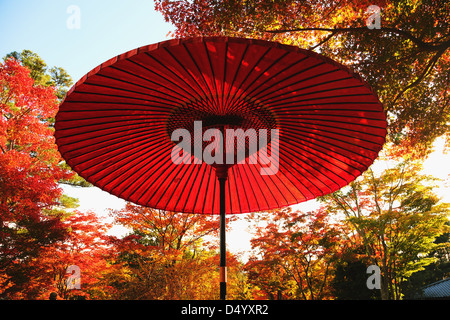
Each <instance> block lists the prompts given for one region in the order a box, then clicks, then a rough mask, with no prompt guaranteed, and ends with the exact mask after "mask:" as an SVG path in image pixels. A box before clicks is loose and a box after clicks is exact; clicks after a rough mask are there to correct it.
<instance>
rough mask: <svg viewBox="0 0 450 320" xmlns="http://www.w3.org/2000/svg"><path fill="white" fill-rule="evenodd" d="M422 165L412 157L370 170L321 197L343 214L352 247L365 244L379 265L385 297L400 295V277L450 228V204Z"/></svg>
mask: <svg viewBox="0 0 450 320" xmlns="http://www.w3.org/2000/svg"><path fill="white" fill-rule="evenodd" d="M420 169H421V166H420V165H419V164H417V163H414V162H411V161H405V162H400V163H398V164H396V165H395V166H394V167H392V168H388V169H386V170H382V171H381V172H379V173H378V174H376V173H374V170H373V169H369V170H368V171H366V172H365V173H364V174H363V176H362V177H361V178H359V179H357V180H355V181H354V182H352V183H350V185H349V186H348V187H345V188H343V189H341V190H339V191H337V192H335V193H333V194H331V195H328V196H325V197H323V198H322V201H323V202H324V203H325V205H326V208H327V210H328V212H334V213H341V214H343V215H344V216H345V221H346V222H347V223H348V225H349V227H350V230H351V233H350V234H349V235H350V238H349V239H350V241H351V242H352V243H353V246H354V247H361V248H364V255H365V256H366V257H367V259H368V260H369V261H370V263H371V264H375V265H377V266H379V267H380V268H381V275H382V280H383V281H382V283H381V297H382V298H383V299H400V298H401V295H402V292H401V284H402V282H403V281H404V280H406V279H407V278H409V277H410V276H411V275H412V274H413V273H414V272H417V271H418V270H422V269H423V267H424V266H426V265H428V264H430V263H431V262H433V261H434V259H433V258H431V257H429V256H427V255H428V254H429V253H430V252H432V251H434V250H437V247H438V245H437V244H436V243H435V240H436V238H437V237H439V236H440V235H442V234H443V233H444V232H446V231H448V229H447V226H446V222H448V217H449V216H448V213H449V211H448V208H449V206H448V204H445V203H440V201H439V198H438V197H437V196H436V195H435V194H434V193H433V191H432V188H433V185H432V184H431V182H432V180H433V179H432V178H431V177H427V176H424V175H421V174H420ZM448 245H449V244H448V243H446V244H445V246H447V247H448Z"/></svg>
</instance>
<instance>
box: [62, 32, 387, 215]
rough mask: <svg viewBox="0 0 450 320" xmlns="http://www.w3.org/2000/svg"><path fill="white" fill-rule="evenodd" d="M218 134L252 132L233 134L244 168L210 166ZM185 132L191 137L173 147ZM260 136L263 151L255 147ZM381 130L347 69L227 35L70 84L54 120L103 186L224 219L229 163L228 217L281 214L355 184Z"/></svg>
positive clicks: (382, 123)
mask: <svg viewBox="0 0 450 320" xmlns="http://www.w3.org/2000/svg"><path fill="white" fill-rule="evenodd" d="M199 124H201V127H199ZM210 128H219V129H220V130H221V132H222V133H225V131H226V129H227V128H228V129H230V128H231V129H239V128H240V129H242V130H243V131H244V133H247V136H245V135H242V132H241V134H240V135H239V134H238V135H236V139H237V140H236V141H237V142H236V145H238V142H239V141H241V142H243V143H241V145H242V144H243V145H244V147H243V148H244V150H245V151H246V152H247V153H246V154H247V156H246V157H245V159H244V161H243V163H240V164H230V165H226V166H225V165H222V166H220V165H219V166H217V165H214V164H213V165H211V164H210V163H208V162H207V161H205V159H202V155H204V152H205V151H206V149H207V148H208V146H209V150H211V148H212V146H213V145H214V144H217V143H218V140H217V139H212V138H210V139H205V133H206V132H207V130H208V129H210ZM177 129H184V130H185V131H184V132H185V133H186V132H187V133H189V134H190V139H191V140H190V141H187V140H184V139H181V138H180V136H178V138H179V139H178V140H177V141H174V139H173V137H174V135H175V136H176V133H177ZM251 129H253V130H254V131H252V130H251ZM261 130H262V131H261ZM264 130H265V131H264ZM261 132H267V137H266V138H267V139H266V144H264V143H263V144H262V145H259V144H257V149H256V152H255V150H254V148H253V149H252V148H251V146H250V144H251V143H252V141H253V142H254V141H256V140H258V139H259V141H261V140H264V139H262V138H264V137H262V136H261V134H260V133H261ZM199 133H201V135H199ZM275 133H276V134H275ZM196 134H197V135H196ZM385 135H386V116H385V113H384V111H383V107H382V105H381V103H380V102H379V100H378V98H377V96H376V95H375V94H374V92H373V91H372V90H371V88H370V87H369V86H368V85H367V84H366V83H365V82H364V81H363V80H362V79H361V78H360V77H359V76H358V75H356V74H355V73H353V72H351V71H350V70H349V69H347V68H346V67H344V66H342V65H341V64H338V63H336V62H334V61H332V60H330V59H328V58H326V57H324V56H321V55H319V54H316V53H314V52H311V51H307V50H303V49H300V48H298V47H293V46H287V45H281V44H279V43H274V42H268V41H262V40H251V39H242V38H229V37H209V38H190V39H181V40H169V41H165V42H161V43H157V44H153V45H149V46H144V47H140V48H137V49H135V50H131V51H129V52H126V53H124V54H121V55H119V56H117V57H114V58H112V59H110V60H108V61H106V62H105V63H103V64H101V65H99V66H98V67H96V68H95V69H93V70H92V71H90V72H89V73H88V74H87V75H85V76H84V77H83V78H82V79H80V80H79V81H78V82H77V83H76V84H75V85H74V86H73V87H72V88H71V90H70V91H69V92H68V94H67V96H66V98H65V100H64V101H63V103H62V104H61V106H60V110H59V112H58V114H57V116H56V123H55V138H56V143H57V145H58V148H59V151H60V153H61V155H62V156H63V158H64V159H66V161H67V163H68V164H69V166H70V167H71V168H72V169H73V170H74V171H76V172H77V173H78V174H79V175H80V176H82V177H83V178H84V179H86V180H87V181H89V182H91V183H92V184H94V185H95V186H97V187H99V188H101V189H103V190H105V191H107V192H109V193H111V194H114V195H116V196H118V197H120V198H123V199H125V200H128V201H131V202H134V203H136V204H139V205H143V206H147V207H151V208H157V209H162V210H168V211H175V212H184V213H202V214H219V212H220V204H219V198H220V197H219V180H218V179H217V177H218V175H220V174H221V173H220V172H221V170H222V169H223V168H225V169H226V171H227V172H228V175H227V177H228V179H227V180H226V184H225V198H224V201H225V212H226V213H227V214H229V213H234V214H237V213H247V212H254V211H263V210H269V209H275V208H280V207H285V206H288V205H293V204H297V203H300V202H303V201H306V200H309V199H313V198H316V197H318V196H322V195H325V194H328V193H331V192H334V191H336V190H338V189H340V188H341V187H343V186H345V185H347V184H348V183H350V182H351V181H352V180H354V179H355V178H356V177H357V176H359V175H360V174H361V173H362V172H364V171H365V170H366V169H367V168H368V167H369V166H370V165H371V164H372V162H373V161H374V159H375V158H376V157H377V155H378V152H379V151H380V150H381V148H382V146H383V144H384V141H385ZM199 137H200V140H199V139H198V138H199ZM185 138H186V137H185ZM201 138H203V139H201ZM206 138H207V137H206ZM216 138H217V137H216ZM186 139H187V138H186ZM224 139H225V138H224ZM180 141H183V142H184V144H183V145H182V144H181V142H180ZM180 145H181V147H180ZM223 145H224V155H223V159H225V158H226V155H228V154H232V155H233V156H231V157H230V159H231V158H233V159H234V160H235V161H234V162H236V154H237V151H236V150H237V149H236V148H234V149H233V147H232V146H231V147H230V146H229V145H228V144H227V142H226V141H225V140H224V142H223ZM215 146H217V145H215ZM177 148H178V149H177ZM195 150H197V152H196V153H195V152H194V151H195ZM173 152H174V154H176V155H177V156H179V158H178V159H179V160H180V161H181V163H175V162H176V161H173V158H172V156H173V154H172V153H173ZM212 154H214V152H213V153H212ZM241 162H242V161H241Z"/></svg>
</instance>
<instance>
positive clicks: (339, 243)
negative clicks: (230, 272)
mask: <svg viewBox="0 0 450 320" xmlns="http://www.w3.org/2000/svg"><path fill="white" fill-rule="evenodd" d="M250 219H255V216H254V215H253V216H252V217H251V218H250ZM330 220H331V219H330V215H328V212H326V211H325V210H324V209H319V210H317V211H315V212H308V213H303V212H300V211H294V212H292V211H291V208H287V209H283V210H275V211H274V212H273V214H272V215H270V216H267V217H265V218H263V221H264V224H263V226H262V227H258V228H257V230H256V234H255V237H254V238H253V239H252V240H251V243H252V248H253V250H254V254H253V255H252V257H250V259H249V262H248V263H247V264H246V270H247V271H248V273H249V279H250V281H251V283H253V284H254V285H256V286H258V287H259V288H260V289H261V292H260V294H259V297H262V298H270V299H275V297H276V298H277V299H304V300H316V299H319V300H320V299H329V298H331V297H332V295H331V291H330V280H331V279H332V273H333V272H332V271H333V270H332V262H333V261H334V260H335V259H336V258H337V257H338V256H339V254H340V252H341V251H342V250H343V248H344V246H345V238H344V236H343V234H342V232H341V231H340V227H339V226H338V225H333V223H331V221H330ZM258 223H259V222H258Z"/></svg>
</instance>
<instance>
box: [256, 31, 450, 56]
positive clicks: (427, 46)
mask: <svg viewBox="0 0 450 320" xmlns="http://www.w3.org/2000/svg"><path fill="white" fill-rule="evenodd" d="M263 31H264V32H268V33H287V32H305V31H324V32H332V33H333V34H338V33H352V32H369V33H394V34H396V35H398V36H402V37H403V38H406V39H408V40H411V41H412V42H413V43H414V44H416V45H417V46H418V47H419V48H421V49H422V50H425V51H439V50H442V49H443V48H444V47H445V48H448V47H449V46H450V41H445V42H438V43H437V44H435V43H433V44H430V43H427V42H424V41H422V40H420V39H419V38H417V37H415V36H413V35H412V34H411V33H409V32H408V31H404V30H401V29H397V28H391V27H382V28H380V29H369V28H367V27H353V28H293V29H276V30H263ZM445 37H447V36H444V37H443V38H445ZM330 38H331V37H330ZM328 40H329V39H328ZM444 51H445V50H444Z"/></svg>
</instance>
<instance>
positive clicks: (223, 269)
mask: <svg viewBox="0 0 450 320" xmlns="http://www.w3.org/2000/svg"><path fill="white" fill-rule="evenodd" d="M216 174H217V179H218V180H219V198H220V233H219V237H220V245H219V250H220V262H219V275H220V300H226V296H227V255H226V241H225V227H226V225H225V183H226V181H227V178H228V168H227V167H226V166H220V167H219V168H217V170H216Z"/></svg>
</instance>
